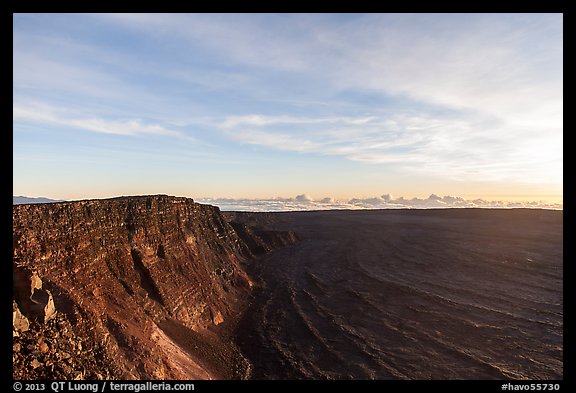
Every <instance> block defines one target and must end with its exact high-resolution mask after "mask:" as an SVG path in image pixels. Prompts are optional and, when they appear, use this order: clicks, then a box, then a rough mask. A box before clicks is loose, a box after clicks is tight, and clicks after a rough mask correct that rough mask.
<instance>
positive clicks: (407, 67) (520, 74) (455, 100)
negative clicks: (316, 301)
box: [13, 14, 563, 207]
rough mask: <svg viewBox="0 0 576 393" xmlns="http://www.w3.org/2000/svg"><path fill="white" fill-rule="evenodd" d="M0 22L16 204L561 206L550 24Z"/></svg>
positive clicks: (394, 18)
mask: <svg viewBox="0 0 576 393" xmlns="http://www.w3.org/2000/svg"><path fill="white" fill-rule="evenodd" d="M13 22H14V24H13V195H25V196H30V197H39V196H44V197H49V198H54V199H87V198H104V197H113V196H119V195H143V194H168V195H177V196H188V197H192V198H194V199H197V200H205V201H216V202H218V203H221V204H226V201H239V202H238V203H244V204H246V203H247V202H246V201H250V200H251V201H252V202H250V203H248V204H251V205H255V204H257V203H255V202H254V201H255V200H260V201H273V204H279V205H280V206H284V205H287V204H290V203H296V202H297V204H300V205H301V204H302V203H304V204H309V203H314V204H316V205H318V204H328V205H334V206H336V207H337V206H351V205H355V204H356V205H358V206H360V205H362V204H363V203H364V202H358V201H370V200H373V201H377V203H378V204H380V205H381V204H386V203H390V202H391V201H396V202H398V201H400V202H399V203H400V204H402V203H403V202H402V201H406V200H413V201H418V200H428V201H430V202H431V203H432V204H433V205H434V204H436V205H438V204H440V205H441V204H442V203H445V204H447V205H452V204H454V203H456V202H454V201H455V199H450V198H461V199H462V200H465V201H474V200H476V201H477V202H476V203H480V204H481V203H482V202H478V201H505V202H506V203H512V201H514V203H516V202H521V203H524V204H529V203H531V202H532V201H543V202H542V203H554V204H558V203H560V204H561V203H562V202H563V200H562V193H563V183H562V177H563V152H562V145H563V98H562V97H563V65H562V63H563V33H562V31H563V18H562V14H119V15H117V14H81V15H75V14H14V16H13ZM242 201H244V202H242ZM290 201H291V202H290ZM322 201H324V202H322ZM354 201H356V202H358V203H356V202H354ZM458 203H460V202H458ZM458 203H456V204H458ZM470 203H472V202H470ZM415 204H416V205H418V202H415ZM368 205H369V206H370V204H369V203H368ZM416 205H415V206H416ZM362 206H364V205H362Z"/></svg>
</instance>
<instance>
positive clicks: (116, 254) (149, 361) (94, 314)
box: [13, 195, 261, 379]
mask: <svg viewBox="0 0 576 393" xmlns="http://www.w3.org/2000/svg"><path fill="white" fill-rule="evenodd" d="M242 236H243V239H242V238H240V237H239V236H238V234H237V232H236V231H235V230H234V228H233V227H232V226H231V225H230V224H229V223H227V222H226V221H225V220H224V218H223V216H222V215H221V214H220V211H219V209H218V208H216V207H213V206H209V205H201V204H198V203H195V202H194V201H193V200H192V199H188V198H177V197H169V196H164V195H158V196H144V197H121V198H114V199H107V200H88V201H78V202H64V203H55V204H41V205H19V206H13V247H14V258H13V266H14V300H15V303H14V319H13V321H14V335H15V336H17V337H15V344H14V345H15V347H14V353H15V355H14V362H15V364H14V371H13V375H14V376H15V378H54V377H59V378H123V379H132V378H141V379H149V378H159V379H160V378H162V379H179V378H184V379H206V378H241V377H243V376H244V374H243V373H246V372H247V369H248V365H247V364H246V363H245V360H243V358H242V356H241V355H240V354H239V352H238V351H237V350H236V349H235V347H234V346H233V345H232V344H231V343H230V336H229V333H230V328H231V327H232V325H233V321H234V320H235V319H236V317H237V315H238V312H239V309H240V308H241V307H242V303H243V301H244V300H245V299H247V298H248V296H247V295H248V294H249V292H250V288H251V286H252V282H251V281H250V279H249V277H248V276H247V274H246V273H245V271H244V270H243V268H242V266H241V264H240V261H241V260H242V259H243V258H244V257H246V256H251V255H253V254H254V252H255V251H259V250H251V249H250V245H248V244H247V243H246V241H250V233H249V232H246V231H244V232H242ZM258 241H261V239H260V240H258ZM26 324H29V325H30V326H26ZM86 354H89V355H90V356H88V358H89V359H90V362H91V363H90V362H87V361H84V362H80V363H78V362H75V361H74V359H76V360H78V359H82V358H83V357H86ZM70 359H72V360H70ZM90 364H92V366H93V367H92V366H91V365H90ZM96 370H100V371H99V372H96Z"/></svg>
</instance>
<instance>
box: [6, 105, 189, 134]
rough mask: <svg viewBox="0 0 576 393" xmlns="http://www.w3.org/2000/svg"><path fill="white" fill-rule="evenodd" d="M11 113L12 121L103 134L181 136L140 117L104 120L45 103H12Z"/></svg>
mask: <svg viewBox="0 0 576 393" xmlns="http://www.w3.org/2000/svg"><path fill="white" fill-rule="evenodd" d="M12 113H13V119H14V121H20V122H33V123H40V124H50V125H58V126H64V127H70V128H76V129H81V130H86V131H91V132H99V133H103V134H115V135H132V136H136V135H164V136H173V137H175V136H182V134H181V133H179V132H177V131H173V130H169V129H166V128H164V127H162V126H160V125H157V124H146V123H145V122H143V121H142V120H141V119H126V120H105V119H102V118H95V117H81V116H77V115H74V114H71V113H70V110H67V109H63V108H54V107H50V106H46V105H36V106H24V105H18V104H14V105H13V107H12Z"/></svg>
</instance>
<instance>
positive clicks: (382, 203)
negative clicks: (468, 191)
mask: <svg viewBox="0 0 576 393" xmlns="http://www.w3.org/2000/svg"><path fill="white" fill-rule="evenodd" d="M195 200H196V201H197V202H200V203H206V204H211V205H216V206H218V207H220V209H221V210H226V211H255V212H265V211H302V210H337V209H346V210H366V209H435V208H542V209H563V204H562V203H547V202H543V201H528V202H526V201H524V202H521V201H487V200H484V199H474V200H467V199H464V198H462V197H458V196H450V195H446V196H443V197H440V196H438V195H436V194H431V195H430V196H429V197H428V198H423V199H421V198H416V197H414V198H410V199H407V198H404V197H399V198H396V199H393V198H392V197H391V196H390V195H389V194H385V195H382V196H376V197H372V198H352V199H350V200H345V201H337V200H335V199H333V198H331V197H325V198H322V199H320V200H314V199H312V198H311V197H309V196H307V195H305V194H302V195H298V196H296V197H294V198H269V199H247V198H243V199H233V198H208V197H205V198H197V199H195Z"/></svg>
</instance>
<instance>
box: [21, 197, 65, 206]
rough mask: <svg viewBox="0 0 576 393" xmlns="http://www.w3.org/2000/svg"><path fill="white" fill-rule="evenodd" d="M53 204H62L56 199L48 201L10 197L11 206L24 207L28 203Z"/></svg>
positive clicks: (44, 199) (45, 199)
mask: <svg viewBox="0 0 576 393" xmlns="http://www.w3.org/2000/svg"><path fill="white" fill-rule="evenodd" d="M54 202H64V201H62V200H57V199H48V198H43V197H40V198H31V197H25V196H12V205H26V204H30V203H54Z"/></svg>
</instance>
